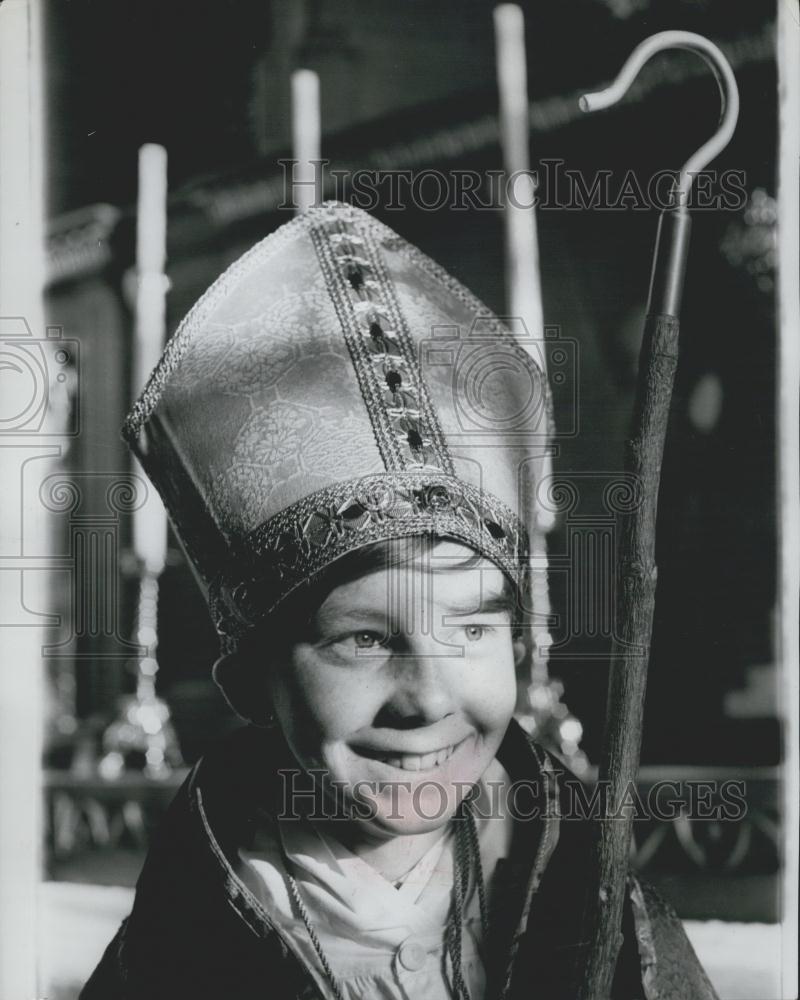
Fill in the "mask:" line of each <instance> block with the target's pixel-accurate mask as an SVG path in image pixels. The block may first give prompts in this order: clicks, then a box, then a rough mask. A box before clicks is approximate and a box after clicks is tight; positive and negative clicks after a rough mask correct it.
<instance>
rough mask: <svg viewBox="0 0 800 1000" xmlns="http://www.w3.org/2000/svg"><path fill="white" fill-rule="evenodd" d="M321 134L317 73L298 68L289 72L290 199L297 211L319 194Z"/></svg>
mask: <svg viewBox="0 0 800 1000" xmlns="http://www.w3.org/2000/svg"><path fill="white" fill-rule="evenodd" d="M320 135H321V118H320V109H319V77H318V76H317V74H316V73H314V72H313V70H310V69H298V70H296V71H295V72H294V73H292V155H293V157H294V159H295V160H296V161H297V162H296V165H295V172H294V192H293V195H294V198H293V200H294V202H295V204H296V205H297V211H298V212H305V211H306V209H308V208H310V207H311V206H312V205H314V204H315V203H317V202H319V200H320V196H321V194H322V190H321V188H322V185H321V177H320V171H321V169H322V168H321V166H320V165H319V159H320V148H321V138H320ZM315 161H316V162H315Z"/></svg>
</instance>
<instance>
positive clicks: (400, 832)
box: [364, 785, 460, 837]
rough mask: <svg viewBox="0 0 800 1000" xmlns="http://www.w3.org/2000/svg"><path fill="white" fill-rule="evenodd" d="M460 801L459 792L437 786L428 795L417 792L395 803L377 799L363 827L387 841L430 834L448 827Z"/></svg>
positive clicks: (397, 798) (400, 797)
mask: <svg viewBox="0 0 800 1000" xmlns="http://www.w3.org/2000/svg"><path fill="white" fill-rule="evenodd" d="M459 801H460V796H459V794H458V793H457V792H456V789H454V788H452V787H451V788H445V786H443V785H438V786H436V787H435V788H434V790H433V791H432V793H431V794H429V795H424V794H422V795H420V794H418V790H415V794H411V795H409V794H402V795H399V796H397V797H393V799H392V801H386V800H385V799H384V798H383V797H382V796H378V797H376V798H374V799H372V801H371V802H370V815H369V818H368V819H365V820H364V824H365V826H368V827H369V828H370V830H371V831H372V832H373V833H378V832H380V833H381V834H382V835H383V836H384V837H399V836H413V835H415V834H421V833H431V832H433V831H434V830H438V829H441V828H443V827H445V826H447V824H448V823H449V822H450V820H451V819H452V818H453V816H454V815H455V813H456V810H457V809H458V805H459Z"/></svg>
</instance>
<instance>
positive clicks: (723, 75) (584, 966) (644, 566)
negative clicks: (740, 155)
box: [576, 31, 739, 1000]
mask: <svg viewBox="0 0 800 1000" xmlns="http://www.w3.org/2000/svg"><path fill="white" fill-rule="evenodd" d="M666 48H681V49H688V50H689V51H691V52H695V53H697V54H698V55H700V56H701V57H702V58H703V59H704V60H705V61H706V63H708V65H709V66H710V68H711V69H712V71H713V72H714V75H715V77H716V79H717V83H718V85H719V90H720V95H721V98H722V113H721V118H720V123H719V127H718V129H717V131H716V132H715V133H714V135H713V136H712V137H711V139H709V140H708V142H706V143H704V144H703V145H702V146H701V147H700V149H698V150H697V152H696V153H695V154H694V155H693V156H691V157H690V158H689V159H688V160H687V161H686V163H685V165H684V166H683V168H682V169H681V172H680V175H679V178H678V181H677V184H676V186H675V189H674V191H673V194H672V204H671V206H670V208H668V209H667V210H665V211H664V212H662V213H661V217H660V219H659V224H658V233H657V236H656V245H655V250H654V254H653V268H652V272H651V279H650V294H649V298H648V304H647V314H646V318H645V323H644V338H643V342H642V349H641V355H640V359H639V380H638V386H637V393H636V402H635V405H634V412H633V426H632V432H631V437H630V440H629V441H628V442H627V447H626V456H625V469H626V471H627V472H629V473H632V474H633V475H634V476H635V477H636V481H637V482H638V483H639V485H640V489H641V496H640V497H639V500H640V502H639V503H638V505H635V506H634V509H632V510H631V511H630V512H627V513H625V514H623V515H622V517H621V522H620V537H619V549H618V563H617V565H618V571H617V595H618V597H617V602H618V603H617V609H616V630H615V634H616V636H617V638H616V639H615V642H614V647H613V651H612V659H611V669H610V675H609V685H608V703H607V710H606V727H605V733H604V736H603V750H602V756H601V760H600V767H599V776H598V777H599V781H600V783H601V784H600V787H601V788H603V787H605V788H607V789H608V795H607V798H606V799H605V801H604V810H603V816H602V818H601V819H600V820H599V822H598V825H597V836H596V840H595V853H594V857H593V859H592V866H591V868H590V876H589V879H588V884H587V896H586V900H587V901H586V907H585V911H584V914H583V921H582V933H581V936H580V940H581V941H582V942H586V947H585V949H584V950H583V951H582V958H581V960H580V961H581V965H580V967H579V968H578V970H577V976H576V982H577V983H579V984H580V986H579V989H578V993H577V996H578V998H579V1000H608V997H609V995H610V993H611V985H612V980H613V976H614V970H615V967H616V962H617V955H618V953H619V947H620V943H621V938H622V935H621V923H622V906H623V900H624V894H625V890H626V878H627V871H628V858H629V850H630V844H631V833H632V824H633V817H632V815H630V810H628V811H627V814H626V815H625V816H616V812H617V809H618V807H619V805H620V804H621V803H622V802H623V801H624V796H625V792H626V789H628V788H629V787H630V785H631V783H632V782H633V781H635V779H636V774H637V771H638V767H639V752H640V748H641V736H642V715H643V711H644V698H645V689H646V685H647V663H648V657H649V649H650V637H651V632H652V626H653V609H654V606H655V591H656V576H657V570H656V563H655V538H656V513H657V505H658V488H659V482H660V478H661V461H662V456H663V453H664V439H665V437H666V431H667V420H668V417H669V408H670V400H671V398H672V386H673V382H674V378H675V369H676V367H677V363H678V331H679V326H680V321H679V318H678V317H679V312H680V304H681V293H682V290H683V279H684V273H685V268H686V255H687V251H688V247H689V231H690V225H691V220H690V217H689V209H688V201H689V192H690V190H691V185H692V181H693V179H694V176H695V174H696V173H697V172H698V171H700V170H703V169H704V168H705V167H706V166H707V164H708V163H710V162H711V160H713V159H714V158H715V157H716V156H717V155H718V154H719V153H720V152H721V151H722V150H723V149H724V148H725V146H726V145H727V144H728V142H729V140H730V138H731V136H732V135H733V131H734V129H735V127H736V120H737V118H738V115H739V92H738V89H737V86H736V80H735V78H734V75H733V72H732V70H731V67H730V65H729V64H728V61H727V60H726V58H725V56H724V55H723V54H722V53H721V52H720V50H719V49H718V48H717V46H716V45H714V44H713V43H712V42H710V41H709V40H708V39H707V38H704V37H703V36H702V35H696V34H692V33H690V32H686V31H663V32H660V33H659V34H656V35H653V36H652V37H650V38H648V39H646V40H645V41H644V42H642V43H641V45H639V46H638V47H637V48H636V49H634V51H633V52H632V53H631V55H630V57H629V58H628V61H627V62H626V63H625V65H624V66H623V67H622V70H621V71H620V73H619V76H618V77H617V79H616V80H615V81H614V83H612V84H611V86H610V87H607V88H606V89H605V90H601V91H599V92H597V93H593V94H586V95H584V96H583V97H582V98H581V100H580V107H581V109H582V110H583V111H595V110H599V109H601V108H607V107H610V106H611V105H612V104H615V103H616V102H617V101H618V100H619V99H620V98H621V97H622V96H623V95H624V94H625V92H626V91H627V90H628V87H629V86H630V85H631V83H632V82H633V80H634V78H635V77H636V76H637V74H638V73H639V70H640V69H641V68H642V66H643V65H644V63H645V62H647V60H648V59H649V58H650V57H651V56H652V55H653V54H654V53H656V52H660V51H661V50H662V49H666Z"/></svg>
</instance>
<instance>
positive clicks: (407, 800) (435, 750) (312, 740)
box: [270, 541, 522, 839]
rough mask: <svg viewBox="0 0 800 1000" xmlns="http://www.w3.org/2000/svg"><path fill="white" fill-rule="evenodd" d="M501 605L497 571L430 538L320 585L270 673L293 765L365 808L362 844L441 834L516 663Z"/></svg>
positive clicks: (505, 700) (511, 690) (508, 694)
mask: <svg viewBox="0 0 800 1000" xmlns="http://www.w3.org/2000/svg"><path fill="white" fill-rule="evenodd" d="M511 603H512V599H511V598H510V597H509V593H508V586H507V584H506V582H505V578H504V576H503V574H502V573H501V571H500V570H499V569H498V568H497V567H495V566H494V565H492V564H491V563H488V562H486V561H485V560H481V561H480V562H479V561H478V558H477V557H476V556H475V554H474V553H473V552H472V550H471V549H469V548H467V547H466V546H463V545H460V544H458V543H456V542H446V541H445V542H440V543H438V544H437V545H435V546H434V547H433V548H432V549H431V550H430V554H429V555H428V556H427V557H422V558H419V559H417V560H411V561H409V562H407V563H404V564H402V565H400V566H394V567H389V568H386V569H379V570H376V571H373V572H369V573H367V574H366V575H364V576H362V577H360V578H359V579H357V580H354V581H351V582H347V583H343V584H341V585H339V586H338V587H336V588H335V589H333V590H332V591H331V592H330V593H329V594H328V595H327V597H326V598H325V600H324V601H323V602H322V604H321V605H320V606H319V608H318V609H317V610H316V612H315V613H314V615H313V616H312V618H311V620H310V623H309V627H308V629H307V632H306V634H303V635H299V636H293V637H292V641H290V643H289V644H288V647H287V652H286V655H285V656H284V657H283V658H282V662H280V663H278V664H275V665H274V669H273V670H271V671H270V676H271V685H272V698H273V701H274V704H275V711H276V715H277V718H278V721H279V723H280V725H281V727H282V729H283V732H284V735H285V736H286V739H287V741H288V743H289V745H290V747H291V748H292V750H293V752H294V754H295V756H296V757H297V759H298V761H299V763H300V764H301V765H302V766H303V767H304V768H305V769H306V770H312V769H317V768H320V769H324V770H325V771H327V773H328V777H329V778H330V779H332V780H333V781H335V782H337V783H339V784H338V787H339V789H340V792H339V795H340V796H341V794H342V792H344V797H345V800H347V801H351V802H352V800H353V797H355V798H356V799H357V800H360V801H362V802H367V803H369V806H370V809H371V811H372V812H373V813H374V815H373V816H371V817H370V818H369V819H367V820H361V819H360V820H359V821H358V825H359V827H360V828H362V830H363V832H364V833H368V835H369V836H370V837H377V838H379V839H383V838H386V837H392V836H397V835H400V834H410V833H422V832H427V831H430V830H433V829H435V828H437V827H440V826H442V825H444V824H445V823H447V821H448V820H449V819H450V817H451V816H452V815H453V813H454V812H455V810H456V808H457V806H458V803H459V802H460V800H461V799H462V798H463V797H464V795H465V794H466V792H467V791H468V790H469V787H470V786H471V785H472V784H474V783H475V782H476V781H477V780H478V778H480V776H481V775H482V774H483V772H484V771H485V770H486V768H487V766H488V765H489V763H490V762H491V760H492V759H493V757H494V755H495V753H496V751H497V749H498V746H499V745H500V742H501V740H502V738H503V735H504V733H505V730H506V727H507V726H508V723H509V721H510V719H511V715H512V712H513V710H514V705H515V701H516V675H515V653H516V655H521V653H522V649H521V644H518V643H514V642H513V640H512V631H511ZM362 815H363V811H362Z"/></svg>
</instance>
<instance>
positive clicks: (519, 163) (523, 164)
mask: <svg viewBox="0 0 800 1000" xmlns="http://www.w3.org/2000/svg"><path fill="white" fill-rule="evenodd" d="M494 26H495V40H496V58H497V85H498V89H499V96H500V136H501V142H502V146H503V161H504V163H503V165H504V167H505V172H506V181H507V183H508V184H509V190H507V191H506V198H505V210H504V217H505V228H506V267H507V274H508V279H507V280H508V305H509V309H510V312H511V315H512V316H513V317H515V318H517V317H518V318H520V319H521V320H522V321H523V323H524V324H525V327H526V328H527V331H528V337H529V338H534V339H537V340H538V339H540V338H541V337H542V336H543V330H544V320H543V315H542V291H541V284H540V279H539V242H538V238H537V233H536V212H535V209H534V207H533V201H534V185H533V181H532V178H531V176H530V174H529V173H528V171H529V170H530V154H529V151H528V146H529V138H530V128H529V122H528V73H527V67H526V59H525V20H524V17H523V14H522V10H521V9H520V8H519V7H518V6H517V5H516V4H511V3H504V4H500V6H498V7H495V11H494ZM526 346H527V348H528V350H529V351H530V353H531V354H532V355H533V356H534V358H535V359H536V361H537V363H539V364H543V363H544V360H545V359H544V352H543V351H539V350H537V348H536V346H535V345H534V344H532V343H530V342H529V343H528V344H527V345H526Z"/></svg>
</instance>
